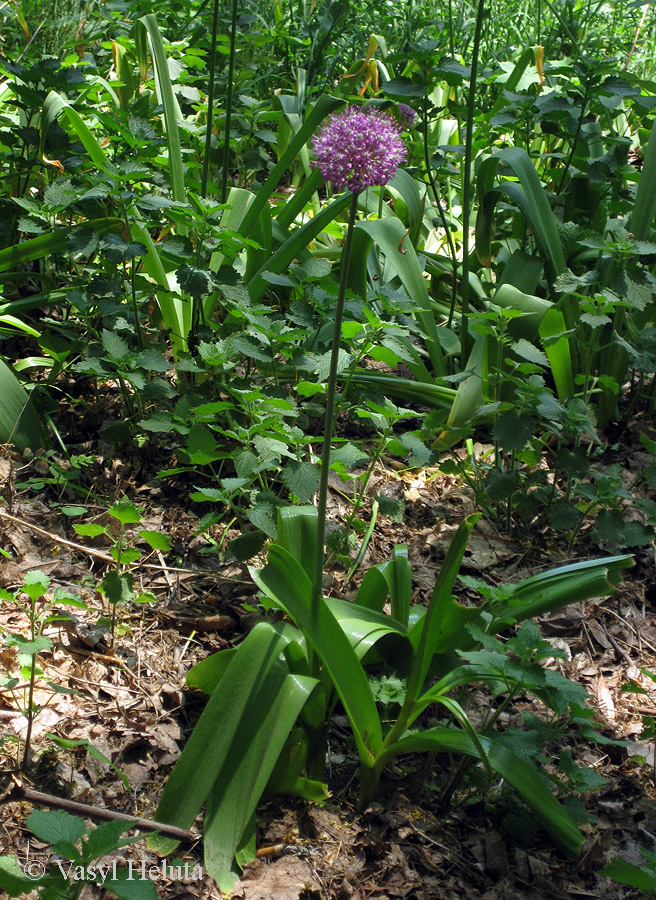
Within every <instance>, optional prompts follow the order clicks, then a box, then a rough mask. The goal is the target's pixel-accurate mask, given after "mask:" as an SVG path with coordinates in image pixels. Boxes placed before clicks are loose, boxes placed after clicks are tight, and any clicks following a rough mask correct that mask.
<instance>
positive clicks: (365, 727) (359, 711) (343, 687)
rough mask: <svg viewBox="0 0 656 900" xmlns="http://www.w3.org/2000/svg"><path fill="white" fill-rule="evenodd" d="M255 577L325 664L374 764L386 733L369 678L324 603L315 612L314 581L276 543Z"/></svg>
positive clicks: (361, 747)
mask: <svg viewBox="0 0 656 900" xmlns="http://www.w3.org/2000/svg"><path fill="white" fill-rule="evenodd" d="M250 571H251V576H252V578H253V581H254V582H255V584H257V586H258V587H259V588H260V590H262V591H263V592H264V593H265V594H266V595H267V596H268V597H270V598H271V599H272V600H273V601H274V602H275V603H276V604H277V605H278V606H280V607H282V609H284V610H285V611H286V612H287V613H288V614H289V615H290V616H291V617H292V619H294V621H295V622H296V624H297V625H298V627H299V628H300V629H301V630H302V631H303V633H304V634H305V636H306V638H307V640H308V641H309V642H310V643H311V644H312V647H313V648H314V650H315V652H316V653H317V655H318V656H319V658H320V659H321V662H322V663H323V665H324V666H325V669H326V671H327V674H328V675H329V677H330V679H331V681H332V683H333V684H334V686H335V689H336V691H337V693H338V694H339V697H340V700H341V701H342V703H343V705H344V709H345V710H346V714H347V715H348V717H349V720H350V722H351V727H352V729H353V734H354V737H355V741H356V744H357V747H358V754H359V756H360V759H361V760H364V761H366V762H368V763H369V764H371V761H372V760H373V758H374V757H375V755H376V753H377V752H378V749H379V747H380V745H381V744H382V740H383V735H382V728H381V724H380V719H379V717H378V711H377V710H376V703H375V701H374V698H373V696H372V693H371V689H370V687H369V683H368V681H367V676H366V675H365V672H364V669H363V668H362V666H361V665H360V662H359V660H358V658H357V655H356V653H355V651H354V650H353V648H352V647H351V644H350V642H349V640H348V638H347V637H346V635H345V634H344V632H343V631H342V629H341V628H340V625H339V623H338V621H337V619H336V618H335V616H334V614H333V613H332V612H331V611H330V609H329V608H328V606H327V605H326V604H325V603H323V602H322V603H320V604H319V605H318V610H317V611H316V615H313V611H312V582H311V581H310V579H309V578H308V576H307V575H306V573H305V570H304V569H303V567H302V566H301V564H300V563H299V562H298V561H297V560H296V559H294V557H293V556H292V555H291V554H290V553H288V552H287V551H286V550H284V549H283V548H282V547H278V546H277V545H276V544H273V545H272V546H271V547H270V549H269V562H268V563H267V565H266V566H265V567H264V568H263V569H254V568H253V569H251V570H250Z"/></svg>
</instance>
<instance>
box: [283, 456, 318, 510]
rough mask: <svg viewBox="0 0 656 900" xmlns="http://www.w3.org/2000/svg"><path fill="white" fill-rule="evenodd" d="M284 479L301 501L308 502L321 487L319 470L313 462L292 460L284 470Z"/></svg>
mask: <svg viewBox="0 0 656 900" xmlns="http://www.w3.org/2000/svg"><path fill="white" fill-rule="evenodd" d="M282 480H283V482H284V483H285V484H286V485H287V487H288V488H289V490H290V492H291V493H292V494H294V495H295V496H296V497H298V499H299V501H300V502H301V503H307V501H308V500H309V499H310V498H311V497H313V496H314V494H315V493H316V491H317V490H318V488H319V470H318V467H317V466H316V465H314V464H313V463H311V462H307V461H305V460H290V462H288V463H287V464H286V465H285V468H284V469H283V470H282Z"/></svg>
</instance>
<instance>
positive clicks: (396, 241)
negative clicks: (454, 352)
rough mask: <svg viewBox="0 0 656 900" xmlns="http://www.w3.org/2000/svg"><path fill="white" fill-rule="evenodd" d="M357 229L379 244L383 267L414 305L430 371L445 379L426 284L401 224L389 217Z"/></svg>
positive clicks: (394, 218) (363, 224)
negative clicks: (391, 272) (401, 286)
mask: <svg viewBox="0 0 656 900" xmlns="http://www.w3.org/2000/svg"><path fill="white" fill-rule="evenodd" d="M357 227H358V228H359V229H360V230H362V231H365V232H366V233H367V234H368V235H369V236H370V237H371V238H373V240H374V241H375V242H376V243H377V244H378V246H379V247H380V249H381V250H382V251H383V253H384V254H385V266H386V267H388V266H389V267H390V268H391V269H392V271H393V272H395V273H396V274H397V275H398V276H399V278H400V279H401V282H402V284H403V286H404V287H405V289H406V291H407V293H408V296H409V297H410V299H411V300H413V301H414V302H415V303H416V304H417V308H416V311H415V317H416V319H417V321H418V322H419V324H420V325H421V327H422V330H423V332H424V343H425V344H426V350H427V351H428V355H429V357H430V361H431V363H432V365H433V371H434V373H435V375H446V368H445V366H444V357H443V355H442V346H441V344H440V340H439V337H438V333H437V325H436V324H435V314H434V312H433V307H432V302H431V299H430V296H429V294H428V288H427V287H426V280H425V278H424V273H423V270H422V268H421V266H420V265H419V260H418V259H417V254H416V252H415V248H414V247H413V246H412V243H411V242H410V241H409V240H407V234H406V230H405V228H404V227H403V223H402V222H401V220H400V219H397V218H396V216H389V217H386V218H384V219H376V220H374V221H373V222H358V225H357Z"/></svg>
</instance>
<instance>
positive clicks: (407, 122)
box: [399, 103, 417, 131]
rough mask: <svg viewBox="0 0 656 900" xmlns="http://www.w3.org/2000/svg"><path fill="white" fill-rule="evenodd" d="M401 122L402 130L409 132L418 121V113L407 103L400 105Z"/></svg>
mask: <svg viewBox="0 0 656 900" xmlns="http://www.w3.org/2000/svg"><path fill="white" fill-rule="evenodd" d="M399 121H400V124H401V128H403V129H404V130H405V131H407V130H408V128H412V126H413V125H414V124H415V122H416V121H417V113H416V112H415V110H414V109H413V108H412V107H411V106H408V104H407V103H399Z"/></svg>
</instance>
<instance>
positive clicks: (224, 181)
mask: <svg viewBox="0 0 656 900" xmlns="http://www.w3.org/2000/svg"><path fill="white" fill-rule="evenodd" d="M236 41H237V0H232V15H231V21H230V57H229V62H228V93H227V96H226V119H225V133H224V144H223V172H222V176H221V203H225V202H226V199H227V197H228V163H229V162H230V131H231V128H232V94H233V80H234V75H235V45H236Z"/></svg>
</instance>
